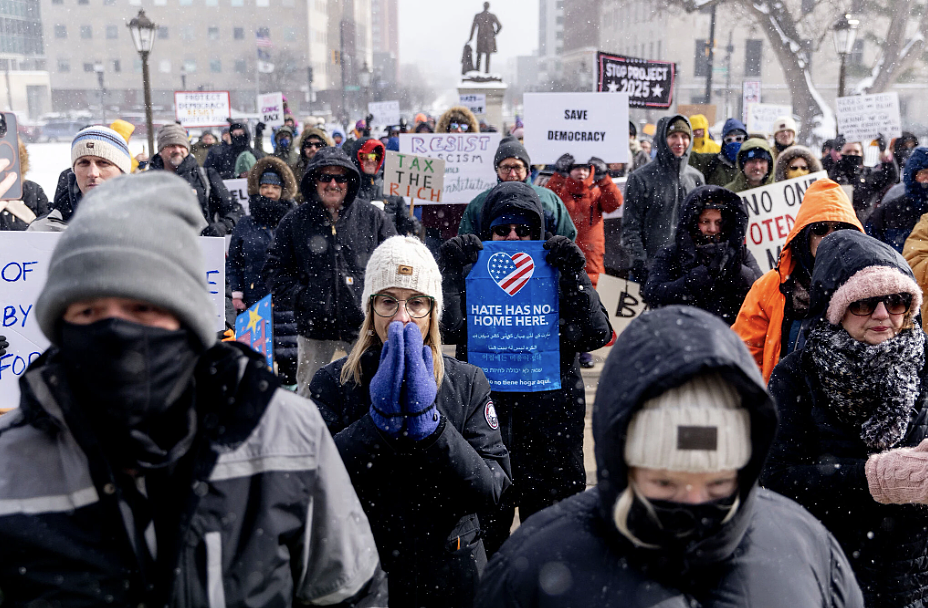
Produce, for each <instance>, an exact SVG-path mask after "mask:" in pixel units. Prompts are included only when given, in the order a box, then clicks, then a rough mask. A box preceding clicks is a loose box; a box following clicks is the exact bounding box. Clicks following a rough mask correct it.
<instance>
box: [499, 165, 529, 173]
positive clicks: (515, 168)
mask: <svg viewBox="0 0 928 608" xmlns="http://www.w3.org/2000/svg"><path fill="white" fill-rule="evenodd" d="M497 169H498V170H499V171H502V172H503V173H504V174H505V173H522V172H523V171H525V166H524V165H522V164H521V163H520V164H518V165H500V166H499V167H497Z"/></svg>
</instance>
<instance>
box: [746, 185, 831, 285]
mask: <svg viewBox="0 0 928 608" xmlns="http://www.w3.org/2000/svg"><path fill="white" fill-rule="evenodd" d="M827 177H828V173H827V172H826V171H818V172H817V173H811V174H809V175H804V176H803V177H796V178H793V179H788V180H786V181H782V182H776V183H774V184H770V185H769V186H761V187H760V188H753V189H751V190H745V191H744V192H739V193H738V196H740V197H741V200H742V201H744V206H745V207H746V208H747V211H748V233H747V244H748V251H750V252H751V253H752V254H753V255H754V258H755V259H756V260H757V264H758V266H760V269H761V271H763V272H767V271H768V270H773V269H774V268H775V267H776V265H777V262H779V260H780V252H781V251H782V250H783V245H784V244H785V243H786V237H787V236H788V235H789V231H790V230H791V229H792V228H793V224H795V223H796V213H797V212H798V211H799V205H801V204H802V197H803V196H805V193H806V190H807V189H808V188H809V186H810V185H811V184H812V182H815V181H816V180H820V179H825V178H827Z"/></svg>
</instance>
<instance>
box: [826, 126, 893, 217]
mask: <svg viewBox="0 0 928 608" xmlns="http://www.w3.org/2000/svg"><path fill="white" fill-rule="evenodd" d="M878 142H879V145H880V166H879V167H865V166H864V148H863V146H862V145H861V143H860V142H859V141H846V140H845V139H844V136H843V135H839V136H838V137H837V138H835V148H834V149H835V150H836V152H835V151H833V152H832V157H833V158H834V159H835V162H834V164H830V165H829V166H827V167H825V168H826V169H827V170H828V177H830V178H831V179H833V180H835V181H836V182H838V183H839V184H841V185H842V186H853V187H854V193H853V196H852V197H851V202H852V203H853V205H854V212H855V213H856V214H857V217H858V218H859V219H860V221H861V223H862V224H866V223H867V220H868V219H870V214H871V213H873V209H874V208H875V207H876V204H877V203H879V202H880V200H881V199H882V198H883V195H884V194H885V193H886V191H887V190H888V189H889V188H890V187H891V186H892V185H893V184H895V183H896V180H898V179H899V168H898V167H896V162H895V161H894V160H893V153H892V152H891V151H889V150H887V149H886V140H885V139H884V138H883V137H882V136H880V138H879V139H878ZM823 164H824V163H823Z"/></svg>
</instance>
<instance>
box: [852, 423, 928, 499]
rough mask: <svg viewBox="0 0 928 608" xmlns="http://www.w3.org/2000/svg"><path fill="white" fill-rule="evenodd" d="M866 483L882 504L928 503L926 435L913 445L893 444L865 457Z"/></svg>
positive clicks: (927, 444) (927, 448)
mask: <svg viewBox="0 0 928 608" xmlns="http://www.w3.org/2000/svg"><path fill="white" fill-rule="evenodd" d="M864 470H865V471H866V474H867V485H868V486H869V487H870V494H871V495H872V496H873V498H874V500H876V501H877V502H879V503H883V504H897V505H900V504H911V503H917V504H928V439H926V440H924V441H922V442H921V443H920V444H918V446H916V447H914V448H896V449H895V450H889V451H888V452H883V453H881V454H874V455H872V456H870V458H868V459H867V464H866V466H865V467H864Z"/></svg>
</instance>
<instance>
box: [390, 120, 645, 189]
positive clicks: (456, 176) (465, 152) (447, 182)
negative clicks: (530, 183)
mask: <svg viewBox="0 0 928 608" xmlns="http://www.w3.org/2000/svg"><path fill="white" fill-rule="evenodd" d="M501 137H502V136H501V135H500V134H499V133H400V152H401V153H403V154H415V155H417V156H428V157H429V158H440V159H441V160H443V161H444V162H445V179H444V187H443V189H442V199H443V201H442V202H444V203H469V202H470V201H471V200H473V198H474V197H475V196H477V195H478V194H480V193H481V192H483V191H484V190H489V189H490V188H492V187H493V186H495V185H496V182H497V179H496V169H495V168H494V167H493V156H494V155H495V154H496V149H497V148H498V147H499V141H500V139H501ZM626 138H627V136H626ZM625 147H626V148H627V147H628V146H627V145H626V146H625ZM419 204H435V203H431V202H430V201H428V200H422V201H419V200H417V201H416V205H419Z"/></svg>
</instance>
